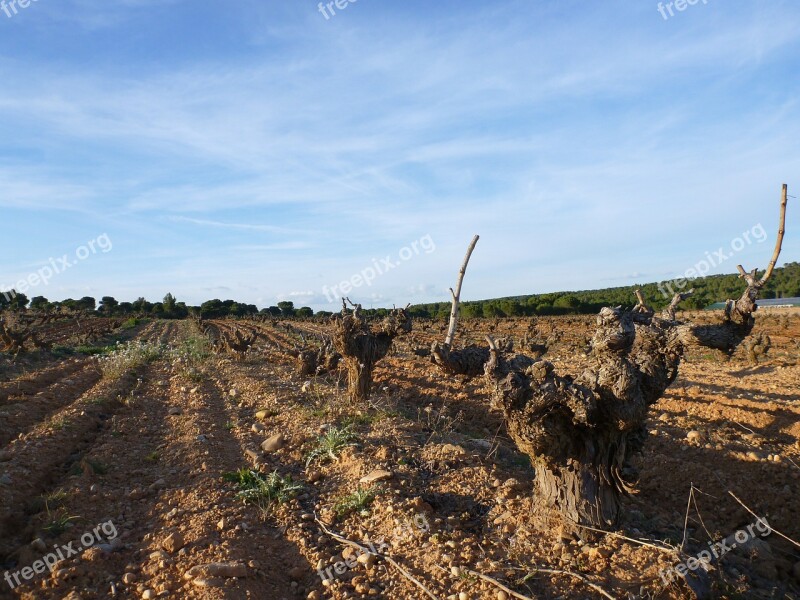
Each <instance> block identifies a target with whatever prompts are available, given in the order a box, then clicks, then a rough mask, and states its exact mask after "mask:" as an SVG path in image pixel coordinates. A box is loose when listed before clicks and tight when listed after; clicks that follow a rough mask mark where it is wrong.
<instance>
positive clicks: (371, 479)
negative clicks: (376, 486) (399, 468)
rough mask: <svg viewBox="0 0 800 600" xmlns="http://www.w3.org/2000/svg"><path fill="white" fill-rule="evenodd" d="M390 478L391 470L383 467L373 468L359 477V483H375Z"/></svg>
mask: <svg viewBox="0 0 800 600" xmlns="http://www.w3.org/2000/svg"><path fill="white" fill-rule="evenodd" d="M391 478H392V472H391V471H386V470H384V469H375V470H374V471H372V473H370V474H369V475H364V477H362V478H361V479H360V482H361V483H375V482H376V481H384V480H386V479H391Z"/></svg>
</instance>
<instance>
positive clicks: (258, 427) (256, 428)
mask: <svg viewBox="0 0 800 600" xmlns="http://www.w3.org/2000/svg"><path fill="white" fill-rule="evenodd" d="M264 429H265V427H264V426H263V425H262V424H261V423H253V426H252V427H251V428H250V430H251V431H252V432H253V433H261V432H263V431H264Z"/></svg>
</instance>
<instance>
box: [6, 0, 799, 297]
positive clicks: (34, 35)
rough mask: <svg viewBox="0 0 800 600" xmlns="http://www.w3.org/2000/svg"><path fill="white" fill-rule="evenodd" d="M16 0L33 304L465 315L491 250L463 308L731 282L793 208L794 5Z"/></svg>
mask: <svg viewBox="0 0 800 600" xmlns="http://www.w3.org/2000/svg"><path fill="white" fill-rule="evenodd" d="M9 3H10V0H5V2H4V3H0V214H1V215H2V217H0V223H2V230H1V232H0V286H3V288H2V289H8V288H10V287H12V286H15V285H16V284H17V283H18V282H20V281H21V280H27V281H28V282H29V283H31V282H32V285H30V287H29V288H28V289H27V290H26V291H25V293H26V294H27V295H28V297H33V296H39V295H41V296H45V297H47V298H49V299H51V300H60V299H64V298H67V297H72V298H80V297H82V296H93V297H95V298H98V299H99V298H100V297H102V296H105V295H112V296H114V297H116V298H117V299H118V300H120V301H131V300H134V299H136V298H137V297H139V296H145V297H147V298H148V299H149V300H151V301H157V300H160V299H161V298H162V297H163V296H164V295H165V294H166V293H167V292H171V293H172V294H174V295H175V296H176V297H177V298H178V300H179V301H185V302H187V303H189V304H199V303H201V302H203V301H205V300H208V299H211V298H220V299H227V298H231V299H235V300H237V301H241V302H247V303H254V304H257V305H258V306H259V307H260V308H262V307H266V306H270V305H274V304H276V303H277V302H278V301H281V300H291V301H293V302H294V303H295V305H296V306H311V307H312V308H314V309H315V310H320V309H324V310H337V309H338V308H339V306H340V304H339V302H340V301H339V300H338V297H339V296H341V295H344V294H346V295H348V296H349V297H350V298H351V299H352V300H353V301H357V302H361V303H362V304H364V305H365V306H373V307H378V306H391V305H393V304H397V305H405V304H407V303H414V304H416V303H423V302H435V301H449V292H448V288H449V287H451V286H453V285H454V283H455V279H456V277H457V272H458V269H459V266H460V264H461V261H462V258H463V255H464V252H465V250H466V247H467V245H468V243H469V241H470V239H471V238H472V236H473V235H474V234H480V236H481V239H480V241H479V242H478V245H477V248H476V250H475V252H474V254H473V257H472V260H471V262H470V265H469V270H468V272H467V276H466V279H465V282H464V287H463V292H462V298H463V299H465V300H477V299H484V298H493V297H503V296H513V295H522V294H532V293H542V292H551V291H562V290H583V289H594V288H601V287H612V286H621V285H632V284H636V283H646V282H652V281H663V280H669V279H673V278H680V277H682V276H683V275H684V274H685V273H686V271H687V270H688V269H691V268H693V267H694V266H696V265H698V264H699V263H701V261H704V260H707V259H708V258H709V257H710V258H711V259H712V260H711V261H710V262H708V264H709V267H711V264H713V265H714V266H713V267H711V268H709V269H708V270H709V272H710V273H712V274H713V273H733V272H736V265H737V264H738V263H740V262H741V263H742V264H744V266H745V267H746V268H747V269H748V270H749V269H752V268H755V267H759V268H764V267H766V264H767V262H768V261H769V258H770V255H771V252H772V247H773V244H774V239H775V235H776V230H777V220H778V202H779V199H780V190H781V184H783V183H787V184H788V185H789V194H790V196H791V195H796V196H798V197H800V193H797V192H798V191H800V77H798V74H799V73H800V3H798V2H797V1H796V0H761V1H756V0H753V1H739V0H725V2H722V0H698V1H696V2H695V3H694V4H692V5H689V4H682V5H681V6H682V7H683V10H680V11H679V10H677V7H676V6H675V5H674V4H673V3H666V2H665V3H662V4H659V3H658V2H652V1H650V0H627V1H616V0H604V1H603V2H587V1H586V0H580V1H578V0H574V1H573V0H559V1H558V2H544V1H541V0H521V1H509V0H493V1H492V2H475V1H471V0H470V1H465V0H460V1H458V2H456V1H451V0H437V2H430V0H428V1H425V2H423V1H421V0H402V1H400V0H358V1H357V2H353V1H352V0H339V4H340V6H343V7H344V8H337V7H336V5H335V4H331V7H330V8H328V7H326V6H324V5H320V4H318V2H313V1H311V0H280V1H276V0H237V1H236V2H219V1H218V2H210V1H206V0H31V1H30V2H29V3H28V5H27V6H24V5H25V4H26V3H25V1H24V0H23V5H19V4H18V2H17V3H14V4H13V5H11V6H9ZM679 5H680V0H679ZM670 13H671V14H670ZM798 215H800V200H798V198H792V197H790V198H789V211H788V219H787V234H786V239H785V242H784V250H783V254H782V258H781V261H780V264H783V263H784V262H788V261H797V260H800V219H798ZM762 232H765V234H766V235H761V233H762ZM719 249H723V250H724V255H725V257H726V258H725V260H724V261H723V260H721V259H720V258H718V257H719V256H720V254H719V252H718V251H719ZM715 257H716V258H715ZM64 261H66V262H64ZM67 263H69V265H70V266H69V267H68V268H67V266H66V264H67ZM703 269H704V270H705V267H703ZM51 273H52V274H51ZM45 279H46V280H47V281H46V283H45V281H43V280H45ZM342 282H344V285H342Z"/></svg>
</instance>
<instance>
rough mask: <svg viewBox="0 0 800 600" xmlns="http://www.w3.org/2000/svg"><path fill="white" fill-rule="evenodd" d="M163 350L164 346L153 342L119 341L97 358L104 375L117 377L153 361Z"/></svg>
mask: <svg viewBox="0 0 800 600" xmlns="http://www.w3.org/2000/svg"><path fill="white" fill-rule="evenodd" d="M163 350H164V349H163V347H162V346H160V345H159V344H154V343H152V342H144V341H139V342H128V343H126V344H119V343H118V344H117V345H116V346H115V348H114V350H113V351H112V352H110V353H108V354H106V355H103V356H98V357H97V360H98V362H99V364H100V370H101V371H102V372H103V376H104V377H111V378H117V377H121V376H122V375H124V374H125V373H127V372H128V371H130V370H132V369H135V368H137V367H141V366H144V365H146V364H148V363H151V362H153V361H154V360H156V359H157V358H159V357H160V356H161V355H162V353H163Z"/></svg>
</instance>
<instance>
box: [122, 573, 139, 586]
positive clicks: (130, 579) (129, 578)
mask: <svg viewBox="0 0 800 600" xmlns="http://www.w3.org/2000/svg"><path fill="white" fill-rule="evenodd" d="M135 581H136V574H135V573H125V575H123V576H122V583H124V584H125V585H130V584H132V583H134V582H135Z"/></svg>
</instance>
